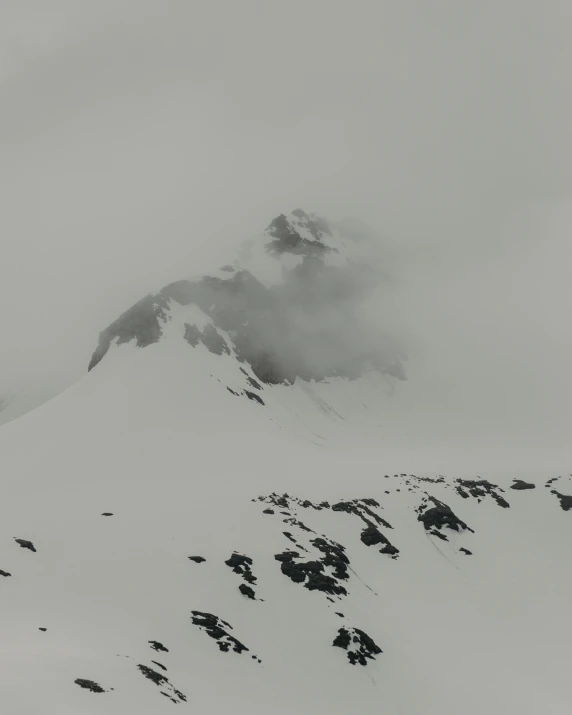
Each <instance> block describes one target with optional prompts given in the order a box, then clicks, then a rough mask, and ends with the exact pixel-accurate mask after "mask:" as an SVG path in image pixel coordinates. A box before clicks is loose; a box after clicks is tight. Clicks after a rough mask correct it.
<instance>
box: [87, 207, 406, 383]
mask: <svg viewBox="0 0 572 715" xmlns="http://www.w3.org/2000/svg"><path fill="white" fill-rule="evenodd" d="M346 234H347V231H346ZM360 249H361V250H360ZM360 254H361V255H360ZM377 268H378V269H381V268H382V267H379V266H378V267H377ZM384 279H385V278H384V275H383V271H382V270H377V271H376V267H374V266H372V265H371V261H370V260H369V259H368V255H367V251H365V252H364V251H363V238H361V237H360V238H358V239H355V240H353V241H352V240H348V238H347V235H344V233H343V232H341V231H338V230H336V228H335V227H332V226H330V225H329V224H328V222H327V221H325V220H324V219H322V218H319V217H316V216H314V215H309V214H306V213H305V212H304V211H302V210H301V209H297V210H296V211H294V212H292V214H290V215H289V216H285V215H280V216H278V217H277V218H275V219H274V220H273V221H272V222H271V223H270V225H269V226H268V228H267V229H266V231H265V232H264V234H263V235H262V236H260V237H258V239H256V240H254V241H252V242H250V243H249V244H247V245H245V246H243V247H242V250H241V252H240V255H239V257H238V259H237V260H236V261H235V262H234V263H231V264H229V265H226V266H223V267H222V268H221V269H219V270H218V271H216V272H215V273H213V274H212V275H207V276H202V277H200V278H198V279H195V280H181V281H178V282H176V283H172V284H170V285H168V286H166V287H165V288H163V289H162V290H161V291H159V293H156V294H153V295H148V296H146V297H145V298H143V299H142V300H141V301H139V302H138V303H137V304H135V305H134V306H132V307H131V308H129V310H127V311H126V312H125V313H123V314H122V315H121V316H120V317H119V318H118V319H117V320H116V321H114V322H113V323H112V324H111V325H109V326H108V327H107V328H106V329H105V330H104V331H103V332H102V333H101V335H100V340H99V345H98V347H97V349H96V350H95V352H94V354H93V356H92V359H91V362H90V364H89V369H90V370H91V369H92V368H94V367H95V366H96V365H97V364H98V363H99V362H100V360H101V359H102V358H103V357H104V356H105V354H106V353H107V351H108V350H109V348H110V346H111V345H112V344H117V345H120V344H122V343H126V342H131V341H134V342H135V343H136V344H137V346H138V347H146V346H148V345H151V344H153V343H156V342H158V341H159V340H160V339H161V337H162V335H163V328H164V325H165V324H166V323H167V322H169V321H170V320H171V317H172V316H171V313H172V307H173V305H179V306H189V305H194V306H196V307H197V308H199V309H200V311H201V312H202V314H204V316H206V317H207V318H208V320H209V321H210V328H209V331H208V332H207V337H205V334H204V332H203V330H202V329H200V330H199V328H198V327H197V326H196V325H195V326H193V325H192V323H189V322H185V327H184V331H183V332H182V333H181V337H183V338H185V339H187V341H188V342H189V344H190V345H192V346H196V345H197V344H198V343H199V342H202V343H203V344H205V345H206V347H207V348H208V349H209V350H211V351H212V352H215V353H218V354H221V351H223V347H222V344H221V341H222V342H224V344H225V349H227V350H228V351H229V352H230V353H231V354H232V355H234V356H235V357H236V359H237V360H239V361H240V362H243V363H248V364H249V365H250V367H251V369H252V371H253V372H254V374H255V375H256V377H257V378H258V379H259V380H261V381H262V382H264V383H267V384H276V383H284V384H290V383H293V382H294V381H295V380H296V378H297V377H299V378H301V379H304V380H315V381H321V380H324V379H326V378H329V377H346V378H349V379H353V378H357V377H359V376H360V375H362V374H363V373H364V372H365V371H367V370H375V371H379V372H381V373H385V374H389V375H392V376H393V377H396V378H398V379H404V378H405V374H404V370H403V358H404V356H403V355H402V354H401V352H400V351H399V349H398V348H397V347H396V345H395V344H394V343H393V341H391V340H390V339H389V338H388V337H387V336H384V335H383V334H382V333H381V332H380V330H379V326H372V325H371V324H369V323H367V324H366V323H365V322H364V321H363V319H362V317H361V314H360V309H361V306H362V304H363V302H364V301H365V300H366V299H368V297H369V296H370V295H371V294H372V292H374V291H375V290H376V289H377V288H378V287H379V285H380V284H382V283H383V281H384ZM369 322H371V321H369ZM193 328H194V329H193ZM213 331H214V332H213ZM217 332H218V333H219V338H218V339H217V338H216V337H215V336H214V334H215V333H217ZM223 334H224V337H223ZM208 336H210V337H208Z"/></svg>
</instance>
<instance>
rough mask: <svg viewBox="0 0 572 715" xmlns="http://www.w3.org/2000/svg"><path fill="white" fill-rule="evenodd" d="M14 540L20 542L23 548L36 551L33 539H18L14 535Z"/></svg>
mask: <svg viewBox="0 0 572 715" xmlns="http://www.w3.org/2000/svg"><path fill="white" fill-rule="evenodd" d="M14 541H15V542H16V543H17V544H19V545H20V546H21V547H22V548H23V549H28V550H29V551H34V552H35V551H36V547H35V546H34V544H33V543H32V542H31V541H27V540H26V539H16V537H14Z"/></svg>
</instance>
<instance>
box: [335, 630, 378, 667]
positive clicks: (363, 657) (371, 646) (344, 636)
mask: <svg viewBox="0 0 572 715" xmlns="http://www.w3.org/2000/svg"><path fill="white" fill-rule="evenodd" d="M332 645H334V646H336V647H337V648H343V650H345V651H347V656H348V660H349V662H350V663H351V664H352V665H356V664H357V663H359V664H360V665H367V661H368V660H374V659H375V656H376V655H379V654H380V653H382V652H383V651H382V650H381V648H380V647H379V646H378V645H377V643H375V641H374V640H373V638H370V636H368V635H367V633H365V632H364V631H362V630H360V629H359V628H349V629H348V628H340V629H339V630H338V635H337V636H336V638H335V639H334V642H333V643H332Z"/></svg>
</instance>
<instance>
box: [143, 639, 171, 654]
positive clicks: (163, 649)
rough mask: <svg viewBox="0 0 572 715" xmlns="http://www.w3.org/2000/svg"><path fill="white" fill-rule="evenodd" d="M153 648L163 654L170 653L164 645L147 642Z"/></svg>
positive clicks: (157, 642)
mask: <svg viewBox="0 0 572 715" xmlns="http://www.w3.org/2000/svg"><path fill="white" fill-rule="evenodd" d="M147 642H148V643H149V645H150V646H151V648H153V650H156V651H161V652H163V653H168V652H169V649H168V648H165V646H164V645H163V644H162V643H159V641H147Z"/></svg>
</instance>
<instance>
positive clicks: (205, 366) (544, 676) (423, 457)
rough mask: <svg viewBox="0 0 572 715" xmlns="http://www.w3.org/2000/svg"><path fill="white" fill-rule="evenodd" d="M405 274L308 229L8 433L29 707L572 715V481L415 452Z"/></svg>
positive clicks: (172, 297) (106, 335) (3, 457)
mask: <svg viewBox="0 0 572 715" xmlns="http://www.w3.org/2000/svg"><path fill="white" fill-rule="evenodd" d="M383 269H384V256H383V255H380V254H379V252H378V251H377V249H376V247H375V244H373V243H372V242H370V241H369V239H368V237H367V234H366V233H364V232H362V231H359V230H356V226H355V225H354V224H342V225H339V226H333V225H330V224H328V223H326V222H325V221H323V220H321V219H318V218H316V217H314V216H311V215H307V214H305V213H304V212H302V211H296V212H294V213H293V214H291V215H290V216H281V217H279V218H278V219H276V220H275V221H273V222H272V223H271V224H270V226H269V228H268V229H267V231H266V232H265V233H263V234H262V235H261V236H259V237H258V238H257V239H255V240H254V241H253V242H252V243H251V244H250V245H247V246H246V247H244V249H243V250H242V252H241V254H240V256H239V258H238V259H237V260H236V261H235V262H233V263H229V264H228V265H225V266H223V267H222V268H221V269H220V270H219V271H217V272H214V273H212V274H211V275H209V276H202V277H199V278H196V279H189V280H185V281H181V282H179V283H175V284H172V285H169V286H167V287H166V288H164V289H163V290H161V291H159V292H158V293H154V294H150V295H149V296H147V297H145V298H144V299H143V300H142V301H140V302H139V303H137V304H136V305H135V306H133V307H132V308H131V309H129V310H128V311H127V312H126V313H124V314H123V315H122V316H120V317H119V318H118V319H117V320H116V321H115V322H114V323H112V324H111V325H110V326H109V327H108V328H107V329H105V330H104V331H103V332H102V334H101V336H100V341H99V345H98V347H97V349H96V351H95V353H94V355H93V357H92V360H91V363H90V371H89V373H88V374H86V375H85V377H84V378H82V379H81V380H80V381H79V382H77V383H76V384H75V385H73V386H72V387H71V388H70V389H68V390H66V391H65V392H63V393H62V394H61V395H59V396H58V397H56V398H54V399H53V400H51V401H50V402H48V403H46V404H44V405H42V406H41V407H39V408H37V409H36V410H34V411H32V412H30V413H28V414H26V415H24V416H22V417H20V418H19V419H18V420H16V421H15V422H12V423H9V424H6V425H4V426H3V427H2V429H1V430H0V475H1V476H0V480H1V482H0V483H1V484H2V493H3V497H4V498H3V499H2V514H1V518H0V603H1V605H2V607H1V608H0V628H1V633H2V636H3V637H2V647H1V651H0V652H1V660H0V662H1V675H0V701H1V702H2V704H3V707H4V711H5V712H7V713H10V715H36V713H37V714H40V713H42V714H44V713H49V714H50V715H51V713H54V715H55V714H56V713H57V714H58V715H72V714H73V715H78V713H81V714H82V715H84V714H87V715H91V714H96V713H97V714H102V715H125V713H137V714H138V715H147V714H148V715H156V714H157V713H161V712H169V711H170V710H171V709H172V708H175V707H177V708H178V711H180V712H185V711H189V712H196V713H201V714H207V715H208V714H211V713H212V714H213V715H214V714H215V713H216V714H217V715H218V714H220V713H257V714H258V713H260V714H262V713H265V714H266V713H276V714H282V713H284V714H285V713H291V712H297V713H308V715H310V714H314V713H316V714H318V713H336V714H338V713H339V714H340V715H341V714H342V713H348V712H357V711H359V712H362V711H363V712H367V711H372V712H383V713H387V715H421V714H422V713H423V715H437V714H439V715H443V714H445V715H453V714H456V713H459V712H460V713H463V714H464V715H484V713H487V714H488V713H491V714H495V715H496V714H497V713H498V714H499V715H501V714H502V715H517V714H518V715H528V714H530V715H532V714H533V713H534V714H535V715H536V714H537V713H539V712H542V713H551V714H554V715H560V714H561V713H562V714H564V713H568V712H569V699H570V698H569V672H570V666H571V664H572V659H571V656H570V654H569V642H570V638H571V637H572V625H570V619H569V618H568V612H569V603H570V598H571V596H572V577H571V576H570V570H569V569H568V567H567V564H568V550H569V543H570V537H571V534H572V496H571V495H572V484H571V481H572V480H571V478H570V477H569V476H568V475H566V473H564V472H562V473H548V472H547V473H543V472H541V471H536V470H535V469H533V467H532V465H530V466H527V465H524V466H522V467H521V468H520V469H517V468H515V467H514V465H513V467H512V468H511V469H508V468H506V467H505V465H503V464H500V463H499V464H498V465H497V467H496V468H494V469H493V468H491V469H490V470H489V472H487V473H486V474H483V473H482V472H481V470H480V469H478V471H476V469H477V468H476V466H475V465H476V462H475V460H474V458H473V457H472V456H470V455H463V454H461V458H460V459H459V455H458V454H455V455H454V458H449V455H448V447H449V446H448V445H447V444H446V443H443V444H441V445H436V446H435V447H434V450H433V451H432V452H428V451H426V450H424V448H422V446H421V444H420V443H419V444H418V446H417V447H416V442H415V439H414V438H411V440H410V442H409V448H408V449H403V443H402V442H399V440H398V439H397V436H396V439H395V440H394V439H393V436H394V435H392V433H391V431H390V417H391V412H390V411H388V408H387V404H388V402H389V399H390V397H389V396H390V395H391V394H392V392H393V391H395V392H396V393H397V394H399V392H400V390H401V389H402V388H405V387H406V386H407V385H408V381H407V380H405V377H406V374H405V370H404V367H403V361H404V355H403V354H402V350H401V347H400V345H399V343H398V341H397V340H396V338H395V337H394V336H392V335H391V331H387V330H385V329H384V326H377V325H376V324H375V321H372V320H371V317H368V316H371V311H370V310H368V309H367V304H368V301H370V300H372V299H374V298H375V300H379V299H380V296H381V297H382V296H383V291H384V290H385V288H384V286H386V285H387V281H389V280H390V279H389V277H388V276H387V275H386V274H385V273H384V270H383ZM413 389H414V388H413ZM439 450H440V451H441V453H440V454H439V455H438V457H436V456H435V455H436V454H437V453H438V452H439ZM453 451H454V450H453V449H451V452H453ZM463 458H464V460H465V461H463ZM453 466H454V471H452V472H448V471H447V468H452V467H453Z"/></svg>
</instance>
